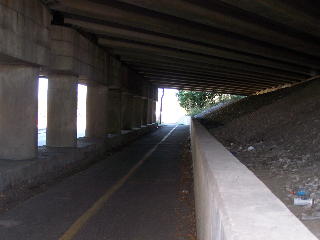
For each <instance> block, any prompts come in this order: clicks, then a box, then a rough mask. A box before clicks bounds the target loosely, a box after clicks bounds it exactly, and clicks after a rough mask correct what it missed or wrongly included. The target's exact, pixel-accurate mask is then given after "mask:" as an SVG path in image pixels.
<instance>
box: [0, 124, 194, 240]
mask: <svg viewBox="0 0 320 240" xmlns="http://www.w3.org/2000/svg"><path fill="white" fill-rule="evenodd" d="M188 135H189V129H188V126H164V127H162V128H160V129H159V130H157V131H155V132H153V133H151V134H149V135H147V136H145V137H143V138H141V139H139V140H137V141H135V142H134V143H132V144H130V145H128V146H127V147H124V148H123V149H122V150H121V151H119V152H117V153H115V154H113V155H112V156H110V157H107V158H106V159H104V160H102V161H100V162H99V163H97V164H95V165H93V166H92V167H90V168H89V169H87V170H85V171H83V172H80V173H78V174H76V175H73V176H71V177H68V178H66V179H64V180H63V181H61V182H59V183H57V184H55V185H53V186H52V187H50V188H49V189H48V190H47V191H45V192H43V193H40V194H38V195H36V196H34V197H32V198H30V199H28V200H27V201H25V202H22V203H21V204H19V205H18V206H17V207H15V208H13V209H11V210H9V211H7V212H5V213H3V214H2V215H0V239H1V240H2V239H4V240H29V239H30V240H51V239H54V240H71V239H75V240H95V239H99V240H100V239H110V240H111V239H112V240H122V239H123V240H151V239H152V240H171V239H178V238H177V235H176V228H177V224H178V221H179V219H178V218H177V215H176V213H175V209H176V208H177V207H179V203H178V197H177V192H178V184H179V177H180V176H179V167H180V166H179V163H180V155H181V151H182V148H183V145H184V143H185V140H186V138H187V137H188Z"/></svg>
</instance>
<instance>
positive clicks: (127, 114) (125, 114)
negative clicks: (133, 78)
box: [121, 92, 134, 130]
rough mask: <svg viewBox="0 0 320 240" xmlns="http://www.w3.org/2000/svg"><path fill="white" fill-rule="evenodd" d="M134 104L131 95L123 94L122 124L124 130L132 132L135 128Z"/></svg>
mask: <svg viewBox="0 0 320 240" xmlns="http://www.w3.org/2000/svg"><path fill="white" fill-rule="evenodd" d="M133 107H134V102H133V96H132V94H131V93H128V92H122V98H121V119H122V120H121V122H122V130H130V129H132V128H133V127H134V116H133V111H134V109H133Z"/></svg>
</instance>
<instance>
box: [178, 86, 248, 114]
mask: <svg viewBox="0 0 320 240" xmlns="http://www.w3.org/2000/svg"><path fill="white" fill-rule="evenodd" d="M177 97H178V101H179V104H180V106H181V107H182V108H184V109H185V110H186V111H187V113H188V115H190V116H194V115H196V114H198V113H200V112H202V111H204V110H205V109H208V108H210V107H212V106H214V105H217V104H219V103H221V102H226V101H229V100H232V99H240V98H242V96H237V95H230V94H217V93H212V92H194V91H179V92H178V93H177Z"/></svg>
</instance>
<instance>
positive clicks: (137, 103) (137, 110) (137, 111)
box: [133, 96, 143, 128]
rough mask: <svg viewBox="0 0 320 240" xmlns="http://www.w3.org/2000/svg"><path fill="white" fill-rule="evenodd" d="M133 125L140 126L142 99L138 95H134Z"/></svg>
mask: <svg viewBox="0 0 320 240" xmlns="http://www.w3.org/2000/svg"><path fill="white" fill-rule="evenodd" d="M133 102H134V127H135V128H140V127H141V125H142V111H143V100H142V98H141V97H140V96H134V101H133Z"/></svg>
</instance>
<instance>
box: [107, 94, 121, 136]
mask: <svg viewBox="0 0 320 240" xmlns="http://www.w3.org/2000/svg"><path fill="white" fill-rule="evenodd" d="M121 105H122V104H121V90H120V89H109V91H108V101H107V133H113V134H119V133H121V129H122V126H121V125H122V123H121Z"/></svg>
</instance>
